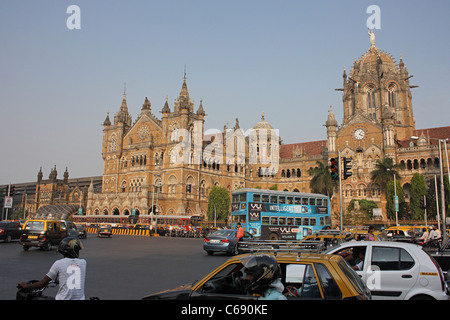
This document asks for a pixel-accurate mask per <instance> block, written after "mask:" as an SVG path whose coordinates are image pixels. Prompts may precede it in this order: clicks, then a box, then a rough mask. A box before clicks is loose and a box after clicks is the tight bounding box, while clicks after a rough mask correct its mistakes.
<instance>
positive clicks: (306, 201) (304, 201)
mask: <svg viewBox="0 0 450 320" xmlns="http://www.w3.org/2000/svg"><path fill="white" fill-rule="evenodd" d="M302 205H304V206H307V205H308V198H302Z"/></svg>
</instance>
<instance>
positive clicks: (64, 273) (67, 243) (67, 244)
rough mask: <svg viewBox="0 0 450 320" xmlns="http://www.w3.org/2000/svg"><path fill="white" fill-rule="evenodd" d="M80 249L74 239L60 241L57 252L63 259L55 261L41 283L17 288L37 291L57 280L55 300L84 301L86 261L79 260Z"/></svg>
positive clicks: (80, 244)
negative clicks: (57, 286)
mask: <svg viewBox="0 0 450 320" xmlns="http://www.w3.org/2000/svg"><path fill="white" fill-rule="evenodd" d="M82 248H83V245H82V243H81V241H80V240H79V239H78V238H76V237H66V238H64V239H62V240H61V242H60V243H59V246H58V252H59V253H61V254H62V255H63V256H64V258H63V259H60V260H56V261H55V263H53V265H52V266H51V268H50V270H49V271H48V272H47V274H46V275H45V276H44V278H42V280H41V281H38V282H35V283H31V284H27V283H24V282H21V283H19V286H21V287H22V288H24V289H39V288H42V287H45V286H46V285H47V284H48V283H49V282H50V281H51V280H56V279H58V281H59V289H58V292H57V294H56V296H55V300H85V296H84V281H85V279H86V260H84V259H79V252H80V250H81V249H82Z"/></svg>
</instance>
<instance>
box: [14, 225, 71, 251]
mask: <svg viewBox="0 0 450 320" xmlns="http://www.w3.org/2000/svg"><path fill="white" fill-rule="evenodd" d="M67 236H68V231H67V226H66V223H65V222H64V221H58V220H39V219H32V220H27V221H26V222H25V224H24V225H23V227H22V234H21V236H20V244H21V245H22V248H23V250H25V251H28V249H29V248H30V247H39V248H42V249H44V250H50V249H51V247H52V246H56V245H58V244H59V243H60V242H61V240H62V239H64V238H65V237H67Z"/></svg>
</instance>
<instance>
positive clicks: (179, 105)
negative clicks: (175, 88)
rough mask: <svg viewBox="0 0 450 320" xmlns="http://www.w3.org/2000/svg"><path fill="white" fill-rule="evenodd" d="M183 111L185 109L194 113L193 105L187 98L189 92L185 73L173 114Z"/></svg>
mask: <svg viewBox="0 0 450 320" xmlns="http://www.w3.org/2000/svg"><path fill="white" fill-rule="evenodd" d="M183 109H187V110H188V111H190V112H194V103H193V102H192V100H191V98H190V97H189V92H188V88H187V84H186V71H185V73H184V78H183V85H182V86H181V91H180V95H179V96H178V99H177V100H176V101H175V108H174V111H175V112H180V111H181V110H183Z"/></svg>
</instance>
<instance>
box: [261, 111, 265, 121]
mask: <svg viewBox="0 0 450 320" xmlns="http://www.w3.org/2000/svg"><path fill="white" fill-rule="evenodd" d="M261 120H262V121H264V111H263V112H262V114H261Z"/></svg>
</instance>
